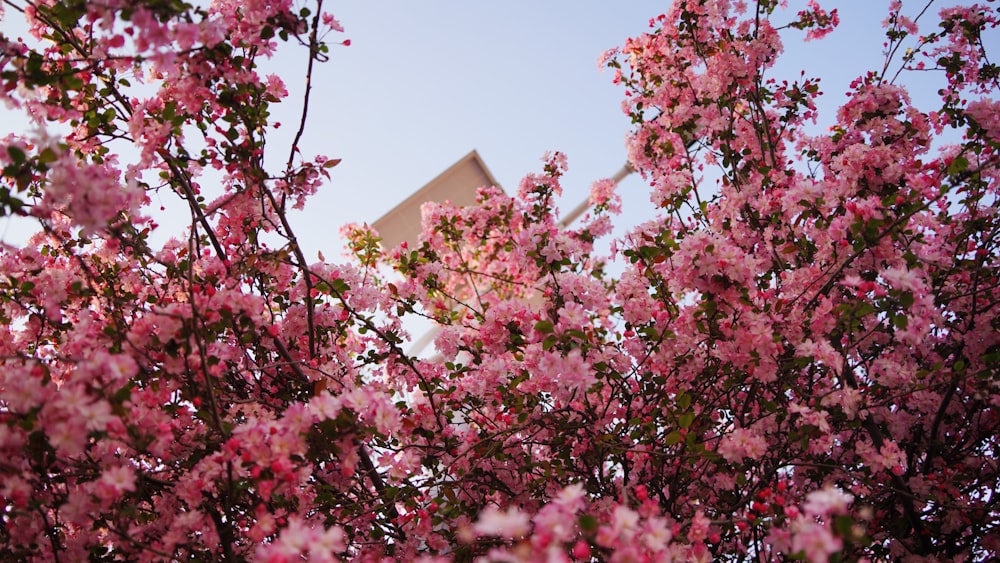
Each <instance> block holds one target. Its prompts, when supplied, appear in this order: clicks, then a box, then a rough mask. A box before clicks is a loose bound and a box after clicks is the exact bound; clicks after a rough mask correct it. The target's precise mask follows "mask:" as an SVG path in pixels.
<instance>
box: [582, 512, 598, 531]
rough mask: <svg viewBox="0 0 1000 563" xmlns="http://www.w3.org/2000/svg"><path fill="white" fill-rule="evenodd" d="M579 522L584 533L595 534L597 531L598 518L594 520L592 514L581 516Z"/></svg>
mask: <svg viewBox="0 0 1000 563" xmlns="http://www.w3.org/2000/svg"><path fill="white" fill-rule="evenodd" d="M578 522H579V524H580V529H581V530H583V531H584V532H593V531H594V530H596V529H597V518H594V517H593V516H591V515H590V514H581V515H580V518H579V520H578Z"/></svg>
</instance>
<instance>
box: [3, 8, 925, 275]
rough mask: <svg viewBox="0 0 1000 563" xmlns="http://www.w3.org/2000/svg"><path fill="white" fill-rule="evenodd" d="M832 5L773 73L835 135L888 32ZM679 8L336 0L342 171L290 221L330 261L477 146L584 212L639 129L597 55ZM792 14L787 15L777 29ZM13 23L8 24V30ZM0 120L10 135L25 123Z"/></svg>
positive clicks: (335, 116) (312, 148)
mask: <svg viewBox="0 0 1000 563" xmlns="http://www.w3.org/2000/svg"><path fill="white" fill-rule="evenodd" d="M791 4H792V5H793V6H796V5H802V4H804V2H800V1H798V0H793V1H792V2H791ZM824 4H825V5H828V6H829V7H838V8H839V10H840V14H841V20H842V24H841V28H840V29H839V30H838V31H837V32H835V33H834V34H832V35H831V36H829V37H828V38H826V39H823V40H822V41H816V42H811V43H802V42H801V37H802V35H801V33H798V32H794V33H792V34H790V35H789V36H788V38H787V40H786V42H785V50H786V54H785V56H784V58H783V59H782V60H781V62H780V65H779V68H778V69H776V71H775V72H776V73H777V74H779V75H783V76H787V77H789V78H793V77H796V76H798V73H799V71H800V70H803V69H805V70H806V73H807V75H812V76H821V77H823V82H822V83H821V86H822V90H823V91H824V92H825V93H826V95H825V96H824V98H825V100H826V101H825V102H824V106H822V107H821V111H823V112H825V117H824V120H825V122H826V123H829V121H830V120H831V119H832V115H833V111H834V108H835V106H836V105H837V104H839V102H840V101H842V100H843V99H844V98H843V93H844V92H845V91H846V89H847V85H848V84H849V82H850V81H851V80H852V79H853V78H855V77H857V76H858V75H860V74H862V73H863V72H864V71H865V70H866V69H868V68H880V67H881V61H882V54H881V53H882V47H881V45H882V41H883V40H884V36H883V35H882V32H881V27H880V24H879V22H880V21H881V20H882V19H883V18H884V17H885V14H886V6H887V5H888V2H887V0H869V1H866V2H861V1H851V2H825V3H824ZM923 5H924V2H919V3H916V2H911V3H909V4H907V6H908V8H907V9H906V10H905V11H906V12H908V13H916V12H918V11H919V10H920V9H921V8H922V7H923ZM668 7H669V1H652V0H628V1H622V2H610V1H606V0H605V1H597V0H546V1H544V2H541V1H536V0H530V1H529V0H508V1H505V2H475V1H458V0H449V1H444V0H427V1H422V2H416V1H413V0H343V1H340V2H331V1H329V0H328V1H327V2H326V5H325V9H327V10H328V11H330V12H332V13H333V14H334V15H335V16H336V17H337V18H338V20H339V21H340V22H341V23H342V25H343V26H344V28H345V30H346V32H345V33H344V34H342V35H338V36H330V37H329V38H328V39H329V40H330V41H331V42H337V41H340V40H342V39H350V40H351V45H350V46H348V47H344V46H339V45H333V46H332V50H331V55H330V60H329V61H328V62H326V63H324V64H321V65H319V66H318V68H317V71H316V75H315V77H314V88H313V98H312V101H311V112H310V121H309V125H308V128H307V130H306V135H305V137H304V144H303V152H304V153H305V154H307V155H310V154H316V153H319V154H326V155H328V156H330V157H333V158H341V159H343V162H342V163H341V165H340V166H338V167H337V168H335V169H333V171H332V174H333V177H332V181H331V182H330V183H329V184H328V185H326V186H324V188H323V189H322V190H321V192H320V193H318V194H317V195H316V196H315V197H314V198H313V199H312V200H311V201H310V202H309V203H308V204H307V206H306V209H305V211H303V212H301V213H298V214H296V216H295V217H294V224H295V225H296V226H297V229H298V234H299V238H300V241H301V242H302V243H303V246H304V247H305V249H306V254H307V256H308V257H315V256H316V252H317V251H323V253H324V254H325V255H326V257H327V259H335V260H336V259H338V258H339V256H340V248H341V244H342V243H341V241H340V239H339V237H338V235H337V231H338V228H339V226H340V225H342V224H344V223H348V222H373V221H374V220H375V219H377V218H378V217H379V216H381V215H382V214H383V213H385V212H386V211H388V210H389V209H391V208H392V207H393V206H394V205H395V204H396V203H398V202H399V201H401V200H402V199H404V198H405V197H406V196H408V195H409V194H410V193H412V192H413V191H414V190H416V189H418V188H419V187H421V186H423V185H424V184H425V183H426V182H428V181H429V180H431V179H432V178H434V177H435V176H436V175H437V174H438V173H440V172H442V171H443V170H444V169H446V168H447V167H448V166H450V165H451V164H452V163H454V162H455V161H456V160H458V159H459V158H461V157H462V156H464V155H465V154H466V153H468V152H469V151H470V150H472V149H477V150H478V151H479V153H480V155H481V156H482V158H483V160H484V161H485V162H486V165H487V166H488V167H489V168H490V170H491V171H492V173H493V175H494V176H495V177H496V178H497V180H498V181H499V182H500V183H501V185H502V186H503V187H505V188H506V189H507V190H508V192H510V191H512V190H514V189H516V186H517V183H518V181H519V180H520V178H521V177H522V176H523V175H524V174H525V173H528V172H535V171H539V170H540V166H541V161H540V159H541V157H542V155H543V154H544V153H545V152H546V151H549V150H558V151H561V152H563V153H565V154H566V155H567V156H568V159H569V173H568V175H567V176H565V177H564V188H565V198H564V203H563V206H562V207H563V210H564V211H568V210H569V209H571V208H572V207H574V206H575V205H576V204H577V203H578V202H579V201H581V200H583V199H584V198H586V196H587V194H588V193H589V187H590V184H591V182H592V181H593V180H595V179H597V178H601V177H609V176H611V175H613V174H614V173H615V172H617V171H618V170H619V169H620V168H621V166H622V164H624V162H625V150H624V144H623V140H624V137H625V134H626V133H627V132H628V130H629V127H630V124H629V119H628V118H627V116H625V115H624V114H623V113H622V111H621V100H622V99H623V91H622V89H621V88H620V87H618V86H615V85H613V84H612V83H611V79H612V75H611V74H610V73H609V72H601V71H600V70H599V69H598V67H597V59H598V57H599V55H600V54H601V53H602V52H603V51H604V50H606V49H609V48H612V47H615V46H618V45H621V44H622V43H623V42H624V40H625V39H626V38H627V37H629V36H632V35H636V34H639V33H641V32H643V31H645V30H647V29H648V21H649V19H650V18H651V17H654V16H656V15H657V14H659V13H661V12H663V11H665V10H666V9H667V8H668ZM932 11H936V8H934V9H932ZM15 16H16V14H13V13H12V14H8V16H7V17H8V18H12V17H15ZM793 17H794V9H790V10H788V11H786V12H785V13H783V14H779V15H778V16H777V17H776V21H777V22H781V23H783V22H787V21H789V20H791V19H792V18H793ZM12 25H15V24H14V22H12V21H5V22H3V24H2V26H3V29H4V31H5V32H10V30H11V26H12ZM286 47H291V46H283V47H282V49H285V50H284V51H279V56H278V58H277V59H276V60H274V61H272V62H271V63H269V64H268V65H267V66H268V68H269V70H268V71H274V72H277V73H279V74H280V75H281V76H282V77H283V78H284V80H285V82H286V84H287V86H288V89H289V91H290V92H292V96H291V97H290V98H289V99H288V100H287V101H286V102H285V103H283V104H281V106H279V107H276V108H275V112H274V113H275V115H276V118H277V119H278V120H279V121H282V122H283V126H282V128H281V129H279V130H278V132H277V133H278V134H276V135H272V136H271V137H270V138H269V139H270V140H269V143H271V144H272V147H271V149H273V150H274V154H273V155H272V156H273V157H275V160H274V162H280V161H282V160H283V159H284V158H285V157H286V155H287V143H288V141H289V140H290V137H291V135H292V134H293V133H294V129H295V125H296V122H297V115H298V113H297V112H298V107H299V103H300V101H301V96H298V95H296V93H298V92H301V85H302V79H303V76H304V68H305V59H304V52H303V50H302V49H296V48H294V47H291V48H287V49H286ZM930 92H931V94H932V93H933V90H931V91H930ZM0 111H2V110H0ZM0 117H3V119H0V136H2V135H5V134H6V133H7V132H8V131H10V130H12V129H16V128H17V127H19V126H21V125H19V124H20V123H21V121H20V120H15V119H9V118H8V116H5V115H3V114H0ZM275 169H277V167H275ZM621 191H622V194H623V197H624V199H625V212H626V214H625V216H623V217H622V218H621V220H620V223H621V224H622V225H623V226H624V225H630V224H634V223H635V222H637V221H638V220H640V219H641V218H643V217H647V216H649V214H650V211H649V205H648V199H647V190H646V189H645V186H644V185H643V182H642V181H641V179H640V178H639V177H638V176H637V175H634V174H633V175H632V176H631V177H629V178H628V179H626V181H625V182H623V184H622V186H621ZM154 209H155V208H154ZM2 222H3V220H2V219H0V223H2ZM164 228H165V229H168V230H171V231H176V228H172V227H171V226H170V225H168V224H164ZM16 231H17V229H11V228H4V227H3V226H2V225H0V235H2V238H3V240H5V241H7V242H17V241H18V240H19V239H20V238H21V237H20V236H19V234H18V233H17V232H16ZM178 234H179V233H178Z"/></svg>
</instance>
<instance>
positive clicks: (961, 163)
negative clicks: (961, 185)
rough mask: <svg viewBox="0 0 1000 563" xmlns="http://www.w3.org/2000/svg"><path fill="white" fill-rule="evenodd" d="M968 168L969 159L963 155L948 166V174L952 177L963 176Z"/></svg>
mask: <svg viewBox="0 0 1000 563" xmlns="http://www.w3.org/2000/svg"><path fill="white" fill-rule="evenodd" d="M968 167H969V159H967V158H965V157H964V156H962V155H958V156H956V157H955V158H954V159H953V160H952V161H951V164H949V165H948V174H951V175H952V176H955V175H957V174H961V173H962V172H964V171H965V169H966V168H968Z"/></svg>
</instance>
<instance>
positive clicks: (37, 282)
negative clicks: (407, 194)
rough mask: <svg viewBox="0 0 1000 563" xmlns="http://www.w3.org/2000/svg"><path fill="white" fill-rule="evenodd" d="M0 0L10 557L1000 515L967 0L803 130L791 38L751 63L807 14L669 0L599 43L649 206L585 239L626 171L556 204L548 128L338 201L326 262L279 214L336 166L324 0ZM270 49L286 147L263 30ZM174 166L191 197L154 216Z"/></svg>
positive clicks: (783, 542) (985, 191)
mask: <svg viewBox="0 0 1000 563" xmlns="http://www.w3.org/2000/svg"><path fill="white" fill-rule="evenodd" d="M3 4H4V10H5V11H6V13H5V17H8V18H11V17H21V16H23V18H24V19H25V21H26V22H27V25H28V26H29V28H30V37H27V39H26V40H21V39H15V38H13V37H8V36H6V35H3V36H2V44H0V67H2V68H0V81H2V86H0V97H2V98H3V100H4V102H5V103H6V104H7V105H8V107H11V108H13V109H15V110H19V111H22V112H24V114H25V115H28V116H30V118H31V119H33V121H34V123H35V125H36V127H35V128H34V129H32V130H31V131H29V132H25V133H23V134H19V135H12V136H9V137H8V138H6V139H4V140H3V150H0V165H2V184H0V210H2V212H3V213H4V214H5V215H11V216H18V217H21V218H22V219H23V220H31V221H34V222H35V224H37V226H38V233H37V234H36V235H35V236H34V237H33V238H32V239H31V240H30V242H29V243H28V244H26V245H24V246H23V247H15V246H11V245H5V246H3V248H0V318H2V320H3V323H2V327H0V350H2V351H0V362H2V369H0V419H2V424H0V452H2V456H0V503H2V516H0V555H2V557H3V558H4V559H27V560H54V561H85V560H91V561H111V560H138V561H162V560H190V561H242V560H263V561H275V562H277V561H293V560H295V561H297V560H308V561H333V560H340V559H359V560H382V559H383V558H386V557H388V558H392V559H398V560H413V559H416V558H418V557H427V558H428V559H438V560H471V559H476V558H488V559H490V560H518V561H520V560H524V561H533V560H546V561H548V560H553V561H569V560H582V561H588V560H612V561H670V560H682V561H685V560H696V561H708V560H711V559H713V558H718V559H722V560H757V561H760V560H772V559H805V560H810V561H827V560H890V559H891V560H896V559H899V560H913V561H932V560H941V561H944V560H948V561H951V560H968V561H984V560H987V559H989V558H991V557H992V556H994V555H995V554H996V553H997V552H1000V530H998V527H1000V498H998V478H1000V451H998V450H1000V445H998V441H997V435H998V433H1000V412H998V408H1000V390H998V384H1000V371H998V362H1000V318H998V307H997V305H998V302H1000V281H998V274H997V272H1000V248H998V245H1000V214H998V202H997V192H998V188H1000V177H998V172H997V170H998V166H997V164H998V152H997V151H998V149H1000V105H998V103H997V102H996V101H995V100H994V99H993V97H992V96H995V94H996V92H997V88H998V82H997V81H998V67H997V66H996V65H995V64H994V63H992V62H991V60H990V58H989V57H988V54H987V52H986V50H985V47H984V41H983V39H984V37H985V36H988V34H990V33H995V31H996V26H997V24H998V21H1000V15H998V13H997V9H996V8H995V7H993V6H990V5H986V6H968V7H947V8H944V9H941V10H940V11H939V13H938V17H937V19H936V20H935V21H930V20H931V19H932V18H933V10H930V9H928V8H925V7H923V6H919V7H917V9H916V10H912V9H910V10H908V11H904V9H903V7H902V5H901V4H900V3H898V2H896V3H893V4H892V6H891V8H890V12H889V14H888V17H887V19H886V20H885V28H886V38H887V39H886V43H885V52H884V53H882V55H883V58H882V59H881V60H879V59H878V57H873V61H874V62H875V63H876V66H875V67H874V68H873V70H872V72H870V73H868V74H866V75H864V76H860V77H858V78H857V80H856V81H855V82H854V83H853V84H852V85H851V86H850V91H849V92H848V96H847V101H846V103H844V104H843V106H841V107H840V108H839V110H838V111H837V114H836V118H835V125H834V126H833V127H832V128H831V129H830V130H829V131H828V132H825V133H823V134H818V135H817V134H815V133H810V129H809V125H810V123H811V122H812V121H813V120H814V119H815V118H816V116H817V109H816V103H815V102H816V100H817V98H818V96H819V95H820V91H819V83H818V80H817V78H815V77H812V76H811V75H809V74H807V73H808V72H809V71H810V70H812V69H807V73H804V74H803V75H802V77H801V78H800V79H798V80H795V81H782V80H778V79H776V78H773V77H772V76H771V74H772V65H773V64H774V62H775V60H776V59H777V58H778V57H779V56H780V55H781V52H782V49H783V47H782V45H783V42H787V41H802V40H810V39H817V40H818V39H820V38H822V36H824V35H825V34H827V33H829V32H831V31H833V30H834V28H835V27H836V25H837V23H838V18H837V14H836V11H826V10H824V9H823V8H821V7H820V6H818V5H817V4H815V3H814V2H810V3H809V5H808V7H806V9H804V10H803V11H801V12H799V13H794V12H789V11H786V10H783V9H781V8H780V7H779V6H778V5H777V4H778V2H776V1H773V0H758V1H757V2H755V3H754V2H730V1H726V0H676V1H675V2H674V3H673V5H672V6H670V8H669V11H668V12H667V13H666V14H664V15H663V16H660V17H659V18H657V19H655V20H654V21H652V22H650V30H649V31H648V32H646V33H644V34H642V35H639V36H637V37H635V38H632V39H629V40H628V41H627V42H625V44H624V46H622V47H621V48H620V49H617V50H615V51H612V52H609V53H608V54H607V55H606V57H605V58H604V64H605V65H606V66H607V67H610V69H611V70H612V72H613V73H614V80H615V81H617V82H619V83H621V85H622V87H623V88H624V92H625V95H626V98H625V104H624V107H625V110H626V112H627V113H628V115H629V116H630V118H631V120H632V122H633V123H634V131H633V133H632V134H631V135H630V137H629V140H628V149H629V154H630V160H631V163H632V165H633V166H634V167H635V168H636V169H637V170H638V171H639V172H640V173H641V174H642V176H643V177H644V178H645V179H646V180H647V181H648V183H649V185H650V187H651V197H652V200H653V202H654V203H655V204H656V205H657V206H658V208H659V210H660V215H659V216H658V217H657V218H656V219H654V220H652V221H649V222H647V223H645V224H641V225H638V226H636V227H634V229H632V230H631V232H630V234H629V235H628V236H626V237H625V238H624V239H622V240H617V241H613V242H612V251H613V254H615V255H616V256H617V258H618V259H619V261H620V262H621V263H623V264H624V265H623V266H622V267H621V268H620V270H621V272H620V273H615V274H612V273H610V272H611V271H612V268H611V267H610V266H609V264H610V262H609V258H610V257H602V256H600V255H599V253H598V252H597V251H596V250H595V247H594V244H595V241H597V240H598V239H599V238H600V237H602V236H606V235H608V233H609V232H610V230H611V224H612V217H613V216H614V215H615V214H616V213H617V212H618V211H619V208H620V203H619V200H618V197H617V196H616V195H615V192H614V185H613V183H612V182H610V181H608V180H599V181H597V182H595V184H594V188H593V191H592V203H593V208H592V211H591V213H590V214H589V215H588V216H587V218H586V219H585V221H584V222H583V223H582V225H580V226H578V227H576V228H564V227H561V226H560V223H559V221H558V212H557V210H556V208H555V205H554V199H555V198H556V197H557V195H558V194H559V193H560V177H561V175H562V173H563V172H564V171H565V168H566V159H565V157H564V156H563V155H561V154H559V153H554V154H552V155H549V156H547V157H546V159H545V163H544V168H543V170H542V171H541V172H539V173H536V174H530V175H528V176H527V177H525V179H524V180H523V182H522V183H521V185H520V187H519V189H518V191H517V194H516V195H514V196H508V195H505V194H504V193H503V192H501V191H500V190H498V189H495V188H491V187H484V188H483V189H481V191H480V192H479V204H478V205H476V206H470V207H466V208H452V207H448V206H444V205H428V206H426V208H425V210H424V231H423V234H422V236H421V238H420V241H419V242H418V243H417V244H414V245H412V246H407V245H405V244H404V245H402V246H400V247H398V248H383V247H382V246H381V245H380V244H379V239H378V234H377V233H375V232H373V231H372V230H370V229H369V228H367V227H364V226H357V227H351V228H348V229H347V231H346V233H347V238H348V240H349V245H350V249H351V252H352V256H353V259H352V261H350V262H349V263H346V264H332V263H326V262H322V261H321V262H310V261H309V260H307V258H306V257H305V256H304V255H303V252H302V249H301V247H300V245H299V243H298V240H297V238H296V235H295V232H294V230H293V226H292V225H291V223H290V221H289V215H288V213H289V211H290V210H291V209H294V208H296V207H300V206H302V205H305V203H306V200H307V198H308V196H309V195H310V194H312V193H313V192H314V191H315V190H316V189H317V187H318V186H320V185H321V184H322V183H323V182H324V181H325V180H326V179H327V178H328V176H329V170H330V169H331V168H332V167H334V166H336V165H337V163H338V160H336V159H330V158H327V157H323V156H308V155H303V154H302V151H301V150H300V147H299V140H300V139H301V137H302V132H303V130H304V128H305V127H306V125H307V123H308V121H309V120H308V107H309V78H310V76H311V75H312V72H313V68H314V65H315V64H316V63H319V62H321V61H323V60H324V59H326V58H327V57H328V55H329V53H330V52H331V50H332V49H334V48H336V47H338V46H339V45H340V44H342V43H343V42H344V40H343V39H342V38H341V36H340V35H339V33H340V31H341V29H340V26H339V24H338V22H337V21H336V19H334V17H333V16H332V15H331V14H329V13H327V12H326V11H324V6H323V2H322V0H319V1H318V2H316V3H314V4H309V5H308V6H304V7H303V6H301V5H293V3H292V2H291V1H290V0H274V1H268V2H262V1H259V0H252V1H239V2H237V1H235V0H216V1H214V2H212V3H211V4H210V5H207V6H206V5H204V4H201V5H189V4H187V3H185V2H181V1H162V0H156V1H147V2H135V1H133V0H104V1H102V2H84V1H82V0H73V1H66V2H55V1H42V2H31V1H17V0H8V1H5V2H4V3H3ZM913 12H919V17H917V16H916V14H915V13H913ZM908 13H913V14H912V15H911V16H909V17H908V16H907V15H906V14H908ZM918 23H919V26H918ZM296 48H298V49H300V52H301V54H302V55H301V56H303V57H305V58H306V59H307V60H308V70H307V74H306V76H305V77H304V80H305V85H306V88H305V91H306V95H305V98H304V100H301V101H300V105H301V120H300V124H299V125H298V130H297V134H296V135H295V136H294V139H293V141H292V143H291V146H285V147H278V146H275V145H274V144H269V143H268V142H267V140H268V139H267V133H268V132H269V130H270V129H269V127H270V126H271V124H272V123H271V117H270V110H271V108H272V107H273V105H274V104H277V103H280V102H282V101H284V100H285V98H287V91H286V89H285V86H284V83H283V82H282V79H283V78H281V77H278V76H273V75H271V76H265V75H262V71H261V70H260V66H259V65H260V64H261V63H262V62H263V60H264V59H266V58H268V57H271V56H272V55H273V54H274V53H275V52H276V51H277V50H278V49H288V50H290V51H294V49H296ZM918 71H919V72H922V73H925V74H928V75H932V76H933V77H934V78H937V79H939V80H940V91H939V94H940V97H939V102H938V104H937V105H936V106H935V107H933V108H918V107H916V106H915V105H914V104H913V102H912V101H911V98H910V97H909V95H908V93H907V90H906V88H905V81H906V77H907V76H908V75H909V74H911V73H915V72H918ZM284 79H285V80H292V79H296V78H295V77H287V76H286V77H284ZM268 151H270V153H268ZM275 151H279V152H277V153H276V152H275ZM268 154H270V156H268V157H267V158H265V157H266V156H267V155H268ZM285 154H287V157H286V156H284V155H285ZM276 162H280V163H281V164H277V165H276V164H274V163H276ZM168 198H173V199H176V200H177V201H179V202H181V203H183V204H184V206H185V207H186V209H187V210H188V213H189V216H190V221H189V223H188V224H187V226H186V228H185V229H184V230H182V231H178V232H176V233H171V235H173V236H174V238H169V240H168V242H166V243H165V244H154V243H153V242H152V241H153V240H155V239H154V238H153V237H152V235H153V234H157V233H160V232H161V231H162V230H163V229H164V227H160V226H159V225H158V224H157V205H156V204H154V203H153V201H162V200H164V199H168ZM417 318H420V319H425V320H429V321H431V322H432V323H433V324H434V325H435V326H436V327H438V329H439V330H440V332H439V334H438V336H437V338H436V340H435V348H436V350H435V353H434V355H433V356H432V357H417V356H413V355H410V354H408V353H407V352H406V347H407V346H406V345H407V342H408V341H409V339H410V335H409V334H407V331H406V328H407V326H410V325H408V324H407V321H408V320H410V319H417Z"/></svg>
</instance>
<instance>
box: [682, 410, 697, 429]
mask: <svg viewBox="0 0 1000 563" xmlns="http://www.w3.org/2000/svg"><path fill="white" fill-rule="evenodd" d="M692 422H694V413H690V412H689V413H685V414H682V415H681V417H680V419H679V420H678V423H679V424H680V425H681V428H690V427H691V423H692Z"/></svg>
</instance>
